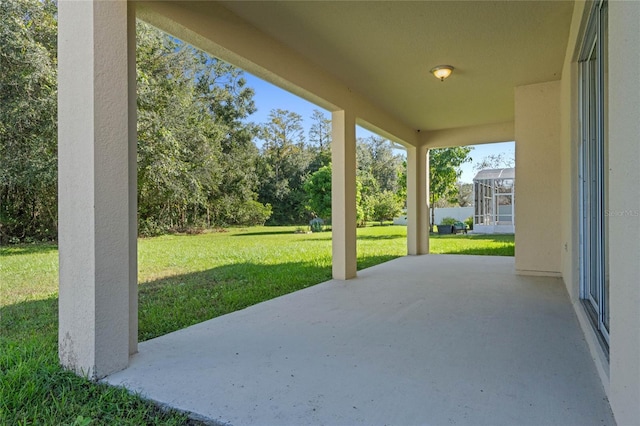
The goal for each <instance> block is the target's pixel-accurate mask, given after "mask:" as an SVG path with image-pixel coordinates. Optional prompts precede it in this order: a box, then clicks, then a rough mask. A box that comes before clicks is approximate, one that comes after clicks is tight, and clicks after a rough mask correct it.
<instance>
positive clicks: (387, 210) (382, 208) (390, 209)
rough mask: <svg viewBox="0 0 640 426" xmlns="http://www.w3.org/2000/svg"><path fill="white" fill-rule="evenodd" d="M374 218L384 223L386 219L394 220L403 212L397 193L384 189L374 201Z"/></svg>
mask: <svg viewBox="0 0 640 426" xmlns="http://www.w3.org/2000/svg"><path fill="white" fill-rule="evenodd" d="M372 210H373V214H372V218H373V220H377V221H379V222H380V225H382V222H383V221H385V220H392V219H393V218H394V217H396V216H398V215H399V214H400V213H401V212H402V204H401V203H400V201H399V200H398V197H397V196H396V194H395V193H393V192H391V191H382V192H381V193H379V194H378V195H377V196H376V198H375V199H374V200H373V202H372Z"/></svg>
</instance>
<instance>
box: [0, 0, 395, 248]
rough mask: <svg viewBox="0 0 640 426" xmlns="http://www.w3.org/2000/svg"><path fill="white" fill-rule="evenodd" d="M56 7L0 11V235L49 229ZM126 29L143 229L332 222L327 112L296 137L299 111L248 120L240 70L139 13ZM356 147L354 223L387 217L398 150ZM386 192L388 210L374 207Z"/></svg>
mask: <svg viewBox="0 0 640 426" xmlns="http://www.w3.org/2000/svg"><path fill="white" fill-rule="evenodd" d="M56 13H57V5H56V2H55V1H53V0H8V1H5V2H3V8H2V10H1V11H0V14H1V15H0V17H1V20H0V26H1V28H0V69H1V70H2V72H1V73H0V160H1V162H2V166H1V167H0V242H2V243H6V242H18V241H27V242H28V241H33V240H53V239H55V238H56V236H57V82H56V77H57V76H56V74H57V73H56V68H57V44H56V37H57V22H56ZM136 33H137V36H136V38H137V56H136V70H137V91H138V96H137V113H138V129H137V130H138V155H137V162H138V214H139V230H140V233H141V234H142V235H157V234H162V233H166V232H171V231H185V230H191V229H200V228H211V227H225V226H230V225H254V224H263V223H267V224H271V225H284V224H306V223H308V221H309V220H310V219H312V218H314V217H323V216H324V217H323V218H324V219H327V220H330V213H327V212H326V210H325V211H320V210H317V207H318V206H317V204H314V202H315V201H317V200H314V197H316V196H317V194H316V193H314V192H313V189H312V186H313V185H312V184H311V182H314V181H317V179H318V178H319V176H321V175H322V173H324V174H325V177H326V172H327V170H329V175H328V176H329V190H330V167H331V164H330V161H331V154H330V153H331V123H330V120H329V119H328V118H326V116H325V114H323V113H322V112H321V111H318V110H316V111H314V113H313V115H312V117H310V119H311V121H312V124H311V126H310V128H309V131H308V133H307V134H306V135H305V131H304V126H303V124H304V122H303V118H302V117H301V116H300V115H299V114H297V113H295V112H291V111H287V110H283V109H276V110H273V111H271V113H270V115H269V118H268V121H267V122H266V123H253V122H251V121H250V117H251V115H252V114H253V113H254V112H255V111H256V105H255V103H254V100H253V96H254V91H253V89H252V88H250V87H247V85H246V81H245V79H244V78H243V72H242V71H241V70H239V69H237V68H235V67H233V66H231V65H229V64H227V63H225V62H222V61H220V60H218V59H216V58H213V57H211V56H209V55H207V54H206V53H204V52H202V51H199V50H197V49H195V48H193V47H192V46H189V45H187V44H185V43H183V42H181V41H179V40H177V39H175V38H173V37H171V36H168V35H167V34H165V33H162V32H161V31H159V30H157V29H155V28H154V27H152V26H150V25H148V24H145V23H143V22H138V23H137V29H136ZM357 155H358V209H359V221H361V222H362V223H364V222H365V221H367V220H373V219H377V220H382V219H381V218H382V217H383V216H386V217H393V214H394V213H395V212H397V211H398V210H399V209H400V207H401V206H402V202H403V195H402V194H403V189H402V188H403V185H404V184H403V182H402V180H403V177H402V176H403V170H404V164H403V158H402V156H401V155H399V154H396V153H394V151H393V149H392V147H391V145H390V144H389V143H388V142H387V141H385V140H384V139H382V138H378V137H369V138H366V139H359V140H358V143H357ZM316 175H317V176H316ZM404 179H406V177H405V178H404ZM325 189H326V188H325ZM390 194H391V195H393V197H390ZM325 199H326V194H325ZM385 199H388V200H391V199H393V203H389V204H390V205H392V206H391V207H389V206H387V207H388V208H390V209H391V210H392V212H391V213H388V212H387V213H382V211H383V210H384V209H383V208H382V206H381V205H380V204H381V200H385ZM329 200H330V192H329Z"/></svg>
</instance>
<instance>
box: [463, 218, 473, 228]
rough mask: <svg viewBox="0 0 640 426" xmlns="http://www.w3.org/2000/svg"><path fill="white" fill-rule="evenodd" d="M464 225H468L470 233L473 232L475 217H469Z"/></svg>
mask: <svg viewBox="0 0 640 426" xmlns="http://www.w3.org/2000/svg"><path fill="white" fill-rule="evenodd" d="M464 223H465V224H466V225H467V227H468V228H469V230H470V231H473V216H469V217H468V218H466V219H465V220H464Z"/></svg>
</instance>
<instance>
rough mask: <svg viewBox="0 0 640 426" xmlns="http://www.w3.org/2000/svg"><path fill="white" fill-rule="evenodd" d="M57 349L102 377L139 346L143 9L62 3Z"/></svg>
mask: <svg viewBox="0 0 640 426" xmlns="http://www.w3.org/2000/svg"><path fill="white" fill-rule="evenodd" d="M58 61H59V62H58V123H59V129H58V167H59V178H58V179H59V180H58V183H59V234H58V238H59V249H60V301H59V321H60V324H59V356H60V362H61V363H62V365H63V366H65V367H66V368H69V369H71V370H73V371H75V372H77V373H79V374H83V375H86V376H88V377H90V378H100V377H103V376H105V375H107V374H110V373H112V372H115V371H118V370H121V369H123V368H126V367H127V365H128V361H129V355H130V353H132V352H135V351H136V350H137V271H136V269H137V267H136V264H137V261H136V234H137V229H136V174H135V173H136V172H135V171H136V131H135V128H136V116H135V114H136V108H135V12H134V11H133V10H132V9H131V5H128V3H127V2H126V1H124V0H120V1H66V0H62V1H60V2H59V9H58Z"/></svg>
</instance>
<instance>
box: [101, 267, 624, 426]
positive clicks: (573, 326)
mask: <svg viewBox="0 0 640 426" xmlns="http://www.w3.org/2000/svg"><path fill="white" fill-rule="evenodd" d="M105 380H106V381H107V382H108V383H111V384H114V385H124V386H126V387H127V388H128V389H130V390H132V391H136V392H140V393H141V394H142V395H143V396H145V397H147V398H150V399H152V400H155V401H158V402H160V403H162V404H164V405H166V406H168V407H174V408H178V409H180V410H185V411H189V412H192V413H195V414H197V416H199V417H201V418H204V419H208V420H211V421H214V422H215V423H219V424H233V425H252V424H255V425H266V424H269V425H276V424H277V425H302V424H327V425H329V424H332V425H337V424H344V425H357V424H362V425H384V424H403V425H417V424H428V425H446V424H457V425H488V424H491V425H514V424H518V425H595V424H597V425H613V424H615V422H614V420H613V417H612V414H611V410H610V408H609V403H608V401H607V398H606V396H605V392H604V389H603V387H602V384H601V382H600V379H599V378H598V375H597V373H596V370H595V366H594V364H593V361H592V360H591V357H590V355H589V350H588V348H587V345H586V343H585V341H584V339H583V337H582V333H581V331H580V327H579V325H578V320H577V318H576V315H575V313H574V311H573V308H572V306H571V303H570V301H569V297H568V295H567V293H566V290H565V288H564V286H563V285H562V282H561V280H560V279H558V278H549V277H525V276H517V275H515V269H514V260H513V258H508V257H482V256H456V255H437V256H436V255H433V256H413V257H404V258H400V259H396V260H393V261H390V262H387V263H384V264H382V265H378V266H375V267H372V268H369V269H366V270H363V271H361V272H360V273H359V274H358V278H357V279H355V280H351V281H348V282H345V281H335V280H334V281H329V282H325V283H323V284H319V285H317V286H314V287H311V288H308V289H306V290H303V291H299V292H296V293H292V294H289V295H286V296H283V297H280V298H277V299H274V300H271V301H268V302H264V303H261V304H259V305H255V306H252V307H250V308H247V309H245V310H242V311H238V312H234V313H232V314H229V315H225V316H223V317H219V318H216V319H213V320H210V321H207V322H204V323H201V324H197V325H195V326H192V327H189V328H187V329H184V330H180V331H177V332H174V333H171V334H168V335H165V336H162V337H159V338H156V339H153V340H150V341H147V342H143V343H140V345H139V353H138V354H136V355H134V356H133V357H132V358H131V363H130V365H129V368H127V369H126V370H124V371H121V372H119V373H115V374H113V375H111V376H109V377H108V378H106V379H105Z"/></svg>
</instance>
